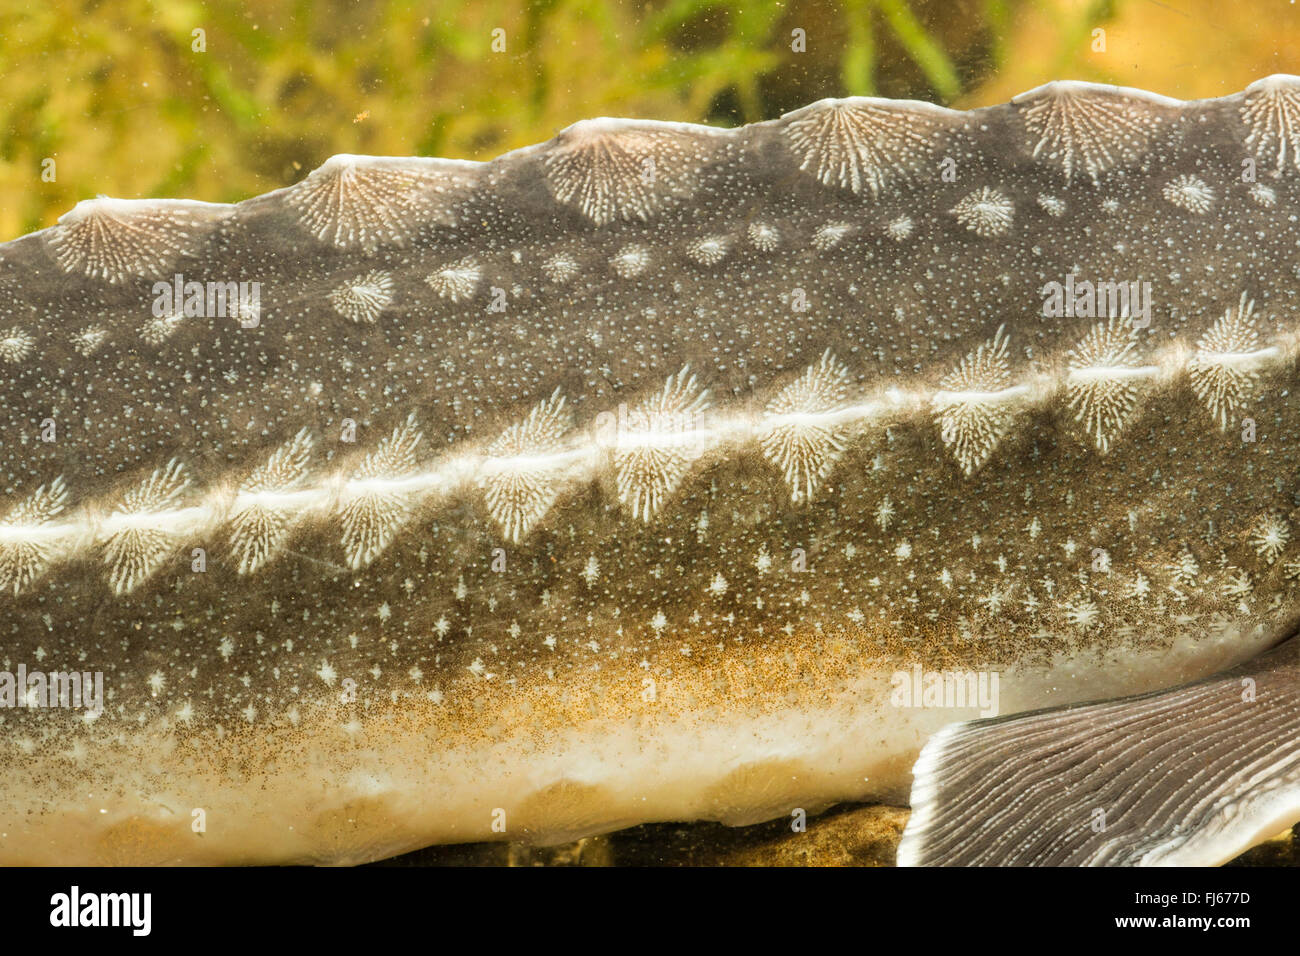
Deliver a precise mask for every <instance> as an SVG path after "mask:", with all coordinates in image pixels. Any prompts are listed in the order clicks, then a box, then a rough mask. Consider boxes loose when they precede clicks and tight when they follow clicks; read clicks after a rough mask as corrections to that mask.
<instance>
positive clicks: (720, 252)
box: [686, 236, 731, 266]
mask: <svg viewBox="0 0 1300 956" xmlns="http://www.w3.org/2000/svg"><path fill="white" fill-rule="evenodd" d="M730 248H731V240H730V239H729V238H728V237H727V236H705V237H704V238H702V239H696V240H695V241H694V242H692V243H691V244H690V246H689V247H688V248H687V250H686V254H687V255H688V256H690V257H691V258H692V259H694V260H695V261H696V262H698V263H699V264H700V265H702V266H715V265H717V264H718V263H719V262H721V261H722V260H723V259H725V258H726V257H727V250H728V249H730Z"/></svg>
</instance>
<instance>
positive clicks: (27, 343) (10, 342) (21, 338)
mask: <svg viewBox="0 0 1300 956" xmlns="http://www.w3.org/2000/svg"><path fill="white" fill-rule="evenodd" d="M35 345H36V339H35V338H33V337H32V335H31V333H29V332H26V331H24V330H23V329H21V328H19V327H18V326H13V327H12V328H8V329H5V330H4V331H0V359H3V360H4V361H6V362H9V363H10V364H12V365H17V364H18V363H19V362H21V361H23V360H24V359H26V358H27V356H29V355H31V354H32V349H33V348H34V347H35Z"/></svg>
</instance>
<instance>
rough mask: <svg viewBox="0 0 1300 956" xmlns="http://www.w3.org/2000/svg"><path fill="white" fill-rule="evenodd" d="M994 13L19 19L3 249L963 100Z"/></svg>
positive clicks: (181, 9) (529, 12)
mask: <svg viewBox="0 0 1300 956" xmlns="http://www.w3.org/2000/svg"><path fill="white" fill-rule="evenodd" d="M987 6H988V5H987V4H980V3H956V4H943V3H938V2H931V0H863V2H854V0H842V2H838V3H837V2H833V0H795V2H791V3H786V2H778V0H662V2H649V3H611V2H599V0H535V2H523V0H454V2H436V3H418V2H414V0H355V2H342V0H288V2H275V3H270V2H261V3H258V2H249V3H204V2H199V0H119V2H115V3H101V2H93V0H51V2H49V3H46V4H44V5H33V4H28V3H26V2H25V0H3V2H0V75H2V76H3V77H4V81H5V87H4V88H5V95H4V96H3V98H0V195H3V196H4V202H3V205H2V206H0V237H3V238H10V237H12V236H15V235H18V234H20V233H23V232H26V231H29V230H32V229H36V228H40V227H42V226H46V225H49V224H50V223H52V222H53V221H54V219H55V218H56V217H57V216H58V215H59V214H60V213H62V212H63V211H65V210H67V209H68V208H70V207H71V206H72V205H73V203H75V202H76V201H77V200H78V199H83V198H86V197H87V196H91V195H95V194H97V193H105V194H110V195H118V196H127V197H135V196H163V195H167V196H190V197H194V198H200V199H206V200H211V201H221V202H229V201H235V200H239V199H243V198H246V197H248V196H251V195H254V194H256V193H259V192H263V191H265V190H267V189H272V188H275V187H277V186H283V185H287V184H289V183H292V182H294V181H296V180H297V179H299V178H301V177H302V176H303V175H305V174H306V173H307V172H308V171H309V170H310V169H312V168H313V167H315V166H316V165H318V164H319V163H320V162H321V161H323V160H324V159H325V158H327V157H328V156H330V155H331V154H333V153H339V152H355V153H382V154H412V153H416V154H423V155H439V156H448V157H460V158H474V159H482V158H488V157H491V156H493V155H496V154H498V153H500V152H503V151H505V150H508V149H512V148H515V147H519V146H523V145H527V144H530V143H534V142H538V141H541V140H544V139H546V138H548V137H550V136H552V135H553V134H554V133H555V132H556V131H558V130H559V129H561V128H563V127H564V126H567V125H568V124H570V123H572V122H574V121H576V120H578V119H581V118H584V117H589V116H599V115H609V114H615V115H626V116H644V117H654V118H657V119H665V120H687V121H697V122H698V121H708V122H715V123H723V124H734V123H742V122H750V121H753V120H758V119H763V118H767V117H771V116H775V115H779V114H780V113H781V112H783V111H785V110H788V109H792V108H794V107H797V106H801V105H803V104H804V103H805V102H807V101H809V100H813V99H818V98H821V97H823V96H836V95H844V94H848V93H864V94H872V93H883V94H886V95H906V96H924V97H927V98H935V99H939V100H942V101H946V100H950V99H952V98H953V97H955V96H957V95H959V93H960V92H961V91H962V89H963V87H964V85H965V84H967V83H969V82H971V81H972V79H974V78H977V77H978V75H979V74H980V72H981V71H982V69H985V68H986V66H987V65H986V64H985V65H984V66H981V65H980V64H981V61H985V60H986V59H987V58H986V51H987V49H988V48H989V47H990V46H992V45H994V44H995V43H996V42H998V41H997V40H996V38H992V37H990V36H989V35H988V29H987V27H988V23H989V22H990V18H988V17H986V16H985V8H986V7H987ZM796 30H801V31H803V33H804V36H805V38H806V40H805V42H806V47H805V48H804V49H803V50H796V49H795V47H796V44H795V43H794V42H793V39H792V38H793V36H794V33H795V31H796ZM195 31H202V32H201V34H200V33H196V32H195ZM494 31H501V32H497V33H494ZM50 160H52V161H53V165H52V167H51V164H50V163H49V162H48V161H50ZM42 171H46V176H45V177H44V178H42V176H41V173H42ZM50 173H52V177H51V175H50Z"/></svg>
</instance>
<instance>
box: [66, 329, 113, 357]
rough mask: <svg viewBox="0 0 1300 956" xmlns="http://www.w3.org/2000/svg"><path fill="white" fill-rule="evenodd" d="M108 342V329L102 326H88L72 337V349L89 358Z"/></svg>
mask: <svg viewBox="0 0 1300 956" xmlns="http://www.w3.org/2000/svg"><path fill="white" fill-rule="evenodd" d="M106 341H108V329H106V328H104V327H103V326H102V325H88V326H86V327H85V328H84V329H82V330H81V331H80V332H78V333H77V334H76V335H74V336H73V337H72V347H73V348H74V349H76V350H77V352H78V353H80V354H81V355H83V356H85V357H86V358H90V356H92V355H94V354H95V353H96V352H97V351H99V348H100V346H102V345H103V344H104V343H105V342H106Z"/></svg>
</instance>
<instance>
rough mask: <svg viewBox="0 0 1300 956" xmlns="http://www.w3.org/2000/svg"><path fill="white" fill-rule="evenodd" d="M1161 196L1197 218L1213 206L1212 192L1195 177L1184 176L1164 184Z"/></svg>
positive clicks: (1204, 183) (1201, 180)
mask: <svg viewBox="0 0 1300 956" xmlns="http://www.w3.org/2000/svg"><path fill="white" fill-rule="evenodd" d="M1161 194H1162V195H1163V196H1164V197H1165V199H1167V200H1169V201H1170V202H1171V203H1173V204H1174V205H1175V206H1178V207H1179V208H1181V209H1186V210H1187V211H1188V212H1191V213H1195V214H1197V215H1198V216H1199V215H1202V214H1204V213H1207V212H1209V211H1210V207H1211V206H1212V205H1214V190H1213V189H1211V188H1210V187H1209V186H1208V185H1207V184H1206V182H1205V180H1203V179H1200V178H1199V177H1197V176H1192V175H1190V174H1184V175H1182V176H1177V177H1175V178H1174V179H1171V180H1170V181H1169V182H1167V183H1165V185H1164V188H1163V189H1162V190H1161Z"/></svg>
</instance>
